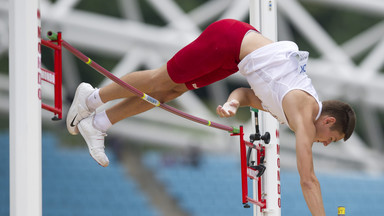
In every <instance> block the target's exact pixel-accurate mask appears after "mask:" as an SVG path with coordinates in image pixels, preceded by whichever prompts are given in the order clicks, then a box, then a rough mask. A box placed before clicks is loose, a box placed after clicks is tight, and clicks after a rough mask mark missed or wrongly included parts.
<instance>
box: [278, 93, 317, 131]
mask: <svg viewBox="0 0 384 216" xmlns="http://www.w3.org/2000/svg"><path fill="white" fill-rule="evenodd" d="M319 109H320V108H319V105H318V103H317V101H316V99H315V98H314V97H313V96H311V95H310V94H308V93H307V92H305V91H302V90H298V89H296V90H292V91H290V92H288V93H287V94H286V95H285V96H284V98H283V110H284V113H285V116H286V117H287V120H288V123H289V126H290V128H291V129H292V130H293V131H295V129H296V128H297V126H298V124H309V123H314V122H315V119H316V116H317V114H318V112H319Z"/></svg>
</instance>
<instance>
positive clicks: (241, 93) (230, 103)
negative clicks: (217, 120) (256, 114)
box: [216, 88, 262, 117]
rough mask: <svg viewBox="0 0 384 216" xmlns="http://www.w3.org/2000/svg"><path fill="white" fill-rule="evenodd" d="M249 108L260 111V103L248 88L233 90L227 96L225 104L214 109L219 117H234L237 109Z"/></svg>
mask: <svg viewBox="0 0 384 216" xmlns="http://www.w3.org/2000/svg"><path fill="white" fill-rule="evenodd" d="M244 106H251V107H254V108H256V109H260V110H262V106H261V101H260V99H259V98H258V97H257V96H256V95H255V93H254V92H253V90H252V89H250V88H238V89H235V90H234V91H233V92H231V94H230V95H229V97H228V99H227V102H226V103H225V104H224V105H223V106H221V105H219V106H218V107H217V108H216V112H217V114H218V115H219V116H220V117H232V116H234V115H236V112H237V109H238V108H239V107H244Z"/></svg>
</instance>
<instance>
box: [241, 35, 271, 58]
mask: <svg viewBox="0 0 384 216" xmlns="http://www.w3.org/2000/svg"><path fill="white" fill-rule="evenodd" d="M271 43H273V41H271V40H269V39H268V38H266V37H264V36H263V35H262V34H260V33H258V32H256V31H250V32H248V33H247V34H246V35H245V36H244V38H243V41H242V42H241V48H240V56H239V57H240V60H242V59H243V58H244V57H245V56H246V55H248V54H249V53H251V52H253V51H255V50H257V49H259V48H261V47H263V46H265V45H268V44H271Z"/></svg>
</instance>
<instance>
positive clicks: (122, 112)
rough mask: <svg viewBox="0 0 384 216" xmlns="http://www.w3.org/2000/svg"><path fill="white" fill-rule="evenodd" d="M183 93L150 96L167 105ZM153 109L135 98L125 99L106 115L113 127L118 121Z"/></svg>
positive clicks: (150, 105)
mask: <svg viewBox="0 0 384 216" xmlns="http://www.w3.org/2000/svg"><path fill="white" fill-rule="evenodd" d="M182 93H183V92H180V91H172V90H169V91H167V92H153V93H152V94H151V95H150V96H152V97H154V98H156V99H158V100H159V101H160V102H162V103H165V102H168V101H171V100H173V99H175V98H177V97H178V96H180V95H181V94H182ZM152 108H154V106H153V105H152V104H150V103H148V102H147V101H144V100H143V99H141V98H139V97H136V96H135V97H129V98H127V99H124V100H123V101H121V102H120V103H118V104H116V105H114V106H112V107H111V108H109V109H107V110H106V114H107V116H108V118H109V121H110V122H111V124H112V125H113V124H115V123H117V122H118V121H121V120H123V119H125V118H128V117H131V116H134V115H137V114H139V113H142V112H145V111H148V110H150V109H152Z"/></svg>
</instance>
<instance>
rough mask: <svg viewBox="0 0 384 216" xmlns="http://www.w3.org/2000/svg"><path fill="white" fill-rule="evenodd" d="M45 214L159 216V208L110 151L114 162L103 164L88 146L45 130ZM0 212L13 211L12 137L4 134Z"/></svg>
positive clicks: (0, 153)
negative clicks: (64, 141)
mask: <svg viewBox="0 0 384 216" xmlns="http://www.w3.org/2000/svg"><path fill="white" fill-rule="evenodd" d="M42 141H43V148H42V155H43V158H42V161H43V215H44V216H51V215H53V216H64V215H65V216H87V215H92V216H97V215H100V216H107V215H114V216H127V215H132V216H136V215H137V216H157V215H158V214H157V213H156V211H155V209H154V208H153V207H152V206H151V205H150V203H149V201H148V199H147V198H146V197H145V196H144V195H143V194H142V193H141V191H140V190H139V188H138V185H137V184H136V183H135V182H134V181H133V180H132V179H130V178H129V176H128V175H127V174H126V171H125V170H124V168H123V167H122V166H121V165H119V163H117V162H116V161H114V160H115V158H114V156H113V154H112V153H111V152H108V153H107V154H108V155H109V158H110V160H111V162H112V163H111V164H110V165H109V166H108V167H107V168H103V167H101V166H99V165H98V164H97V163H96V162H95V161H94V160H93V159H92V158H91V157H90V156H89V153H88V151H87V149H85V148H81V149H73V148H70V149H66V148H63V147H61V146H60V145H59V143H58V141H57V139H56V138H55V137H54V136H53V135H51V134H44V135H43V138H42ZM0 144H1V148H0V158H1V163H0V173H1V178H0V191H2V192H1V193H0V215H9V138H8V134H7V133H3V134H1V135H0Z"/></svg>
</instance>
